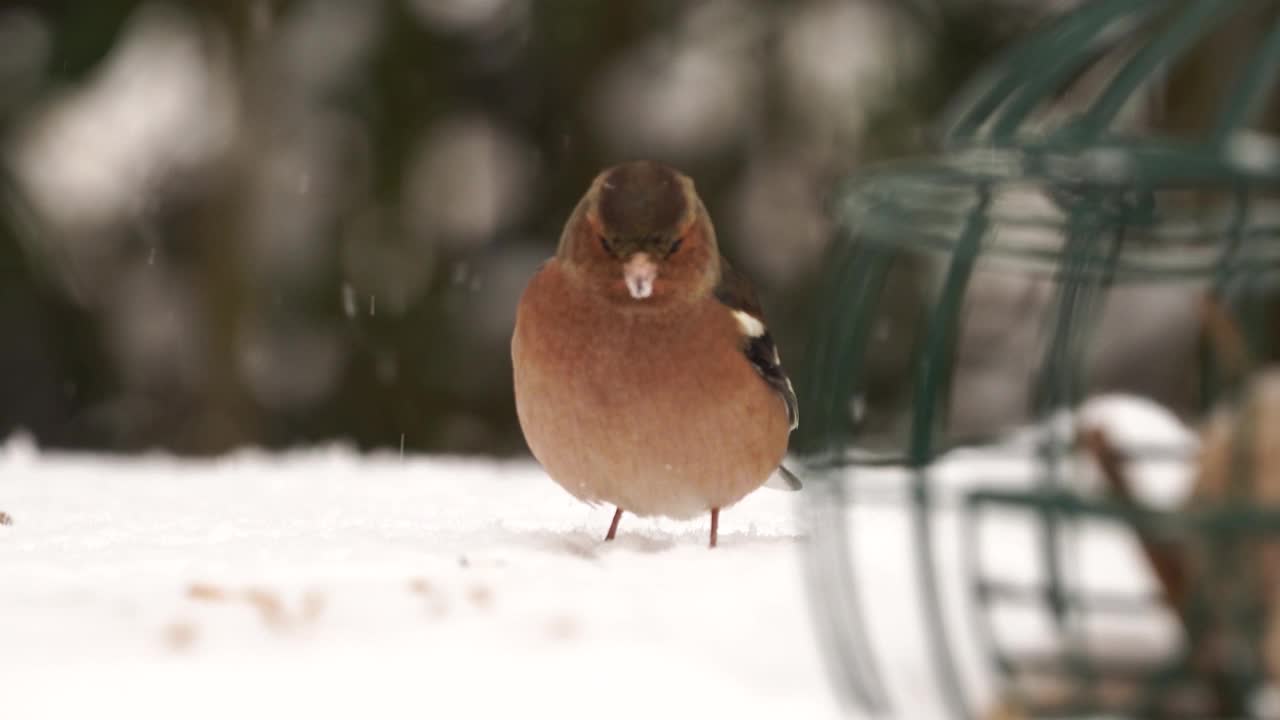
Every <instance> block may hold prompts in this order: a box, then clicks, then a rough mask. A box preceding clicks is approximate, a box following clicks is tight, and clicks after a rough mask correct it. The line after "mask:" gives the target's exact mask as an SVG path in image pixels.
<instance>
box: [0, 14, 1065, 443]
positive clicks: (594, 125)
mask: <svg viewBox="0 0 1280 720" xmlns="http://www.w3.org/2000/svg"><path fill="white" fill-rule="evenodd" d="M1067 4H1070V3H1064V2H1051V1H1050V0H1039V1H1036V0H1021V1H1018V0H798V1H795V2H782V1H779V0H708V1H707V2H693V3H690V2H675V1H674V0H654V1H652V2H601V1H596V2H587V1H585V0H366V1H356V0H345V1H344V0H288V1H286V0H219V1H218V2H196V1H194V0H192V1H191V2H187V3H182V2H158V1H152V2H138V1H135V0H94V1H93V2H73V1H72V0H66V1H57V0H38V1H37V0H32V1H31V2H5V3H0V439H2V438H3V437H5V436H7V435H9V434H10V433H12V432H14V431H18V430H23V431H27V432H30V433H31V434H32V435H34V436H35V438H36V439H37V441H38V442H39V443H40V444H41V445H45V446H57V447H70V448H89V449H102V450H110V451H138V450H143V449H148V448H163V449H168V450H171V451H175V452H182V453H197V454H204V453H214V452H220V451H224V450H227V449H229V448H233V447H237V446H241V445H246V444H250V445H259V446H265V447H286V446H289V445H294V444H302V443H313V442H320V441H328V440H333V439H341V440H346V441H349V442H352V443H354V444H356V445H357V446H359V447H362V448H376V447H384V448H396V447H398V446H401V445H403V446H404V447H405V448H406V449H407V450H413V451H431V452H451V453H491V454H511V453H518V452H521V451H523V447H524V445H523V442H522V440H521V438H520V434H519V431H518V427H517V425H516V420H515V414H514V408H513V404H512V399H511V386H510V385H511V380H510V359H509V349H508V347H509V346H508V343H509V338H510V331H511V325H512V321H513V318H514V307H515V303H516V300H517V298H518V296H519V293H520V291H521V290H522V289H523V287H524V284H525V282H526V281H527V279H528V277H529V275H530V274H531V273H532V272H533V271H534V269H535V268H536V267H537V265H538V264H539V263H540V262H541V261H542V260H543V259H544V258H545V257H547V256H549V255H550V254H551V253H552V251H553V249H554V247H555V244H556V241H557V238H558V236H559V232H560V228H561V225H562V223H563V222H564V220H565V218H566V217H567V215H568V213H569V211H570V210H571V209H572V206H573V204H574V202H575V201H576V199H577V197H578V196H579V194H580V193H581V192H582V191H583V190H584V189H585V188H586V186H587V184H588V182H589V181H590V179H591V177H592V176H593V175H594V174H595V173H596V172H597V171H598V170H599V169H601V168H602V167H604V166H606V165H609V164H612V163H614V162H618V161H622V160H626V159H632V158H642V157H643V158H653V159H658V160H663V161H666V162H670V163H672V164H674V165H676V166H678V167H680V168H681V169H683V170H684V171H686V172H687V173H689V174H691V175H692V176H693V177H694V179H695V181H696V182H697V183H698V186H699V188H700V190H701V191H702V194H703V196H704V198H705V200H706V201H707V204H708V206H709V209H710V211H711V214H712V217H713V218H714V219H715V220H716V223H717V228H718V230H719V234H720V238H721V243H722V247H723V250H724V252H725V253H726V254H727V255H728V256H729V257H730V258H731V259H732V260H734V261H736V262H737V264H739V265H740V266H741V267H742V268H743V269H744V270H745V271H746V272H748V273H749V274H750V275H751V276H752V277H753V278H754V279H755V280H756V282H757V284H758V286H759V288H760V291H761V295H762V297H763V300H764V304H765V306H766V309H767V310H768V311H769V313H770V319H771V323H772V325H774V326H775V328H774V329H775V334H776V335H777V336H778V339H779V344H780V346H781V348H782V352H783V356H784V359H790V360H791V362H790V365H791V366H792V367H796V366H798V365H799V363H798V359H799V358H800V357H802V353H803V351H804V343H805V334H806V332H807V331H808V324H809V322H808V317H809V315H810V312H809V309H810V308H811V303H813V302H815V301H816V300H815V299H814V298H813V297H811V294H810V292H809V288H811V287H812V286H813V284H814V283H813V280H814V277H815V274H816V272H817V271H818V269H819V265H820V258H821V252H822V250H823V246H824V244H825V242H826V238H827V220H826V216H825V213H824V202H825V200H826V195H827V192H828V189H829V188H830V187H831V185H832V183H833V182H834V181H835V180H836V179H838V178H840V177H842V176H844V175H846V174H847V173H849V172H851V171H853V170H854V169H856V168H857V167H858V166H859V165H861V164H863V163H865V162H867V161H869V160H873V159H880V158H885V157H891V156H897V155H903V154H909V153H915V152H919V151H922V150H925V149H927V148H928V147H929V143H930V141H929V132H928V131H929V129H930V127H931V122H932V121H933V120H934V119H935V118H936V116H937V113H938V111H939V110H940V108H941V107H942V106H943V104H944V103H945V102H946V101H947V99H948V98H949V96H950V95H951V93H953V92H955V91H956V90H957V89H959V87H960V86H961V85H962V84H963V82H964V81H965V80H966V79H967V78H968V77H969V76H970V75H971V74H972V73H973V72H975V71H976V70H977V69H978V68H979V67H980V66H981V64H982V63H984V62H986V61H987V60H989V59H990V58H991V56H992V55H993V54H995V53H997V52H998V51H999V50H1000V49H1001V48H1003V47H1005V46H1006V45H1007V44H1008V43H1009V42H1011V41H1012V40H1014V39H1016V38H1017V37H1019V36H1021V35H1022V34H1023V33H1025V32H1026V30H1027V29H1028V28H1029V27H1030V26H1031V25H1032V24H1034V23H1035V22H1036V21H1037V20H1038V19H1040V18H1041V17H1042V16H1043V15H1044V14H1045V13H1049V12H1055V11H1057V10H1060V9H1061V8H1062V7H1063V6H1065V5H1067ZM797 369H798V368H797ZM797 380H798V381H803V378H797Z"/></svg>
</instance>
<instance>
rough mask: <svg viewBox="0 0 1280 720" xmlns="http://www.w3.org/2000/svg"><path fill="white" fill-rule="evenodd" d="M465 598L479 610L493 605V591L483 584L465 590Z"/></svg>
mask: <svg viewBox="0 0 1280 720" xmlns="http://www.w3.org/2000/svg"><path fill="white" fill-rule="evenodd" d="M467 599H468V600H470V601H471V604H472V605H475V606H476V607H478V608H480V609H481V610H485V609H488V608H490V607H492V606H493V591H492V590H490V589H489V588H488V587H487V586H485V585H476V586H474V587H472V588H471V590H470V591H468V592H467Z"/></svg>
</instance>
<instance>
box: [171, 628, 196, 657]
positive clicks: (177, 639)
mask: <svg viewBox="0 0 1280 720" xmlns="http://www.w3.org/2000/svg"><path fill="white" fill-rule="evenodd" d="M197 634H198V633H197V632H196V626H195V625H194V624H192V623H189V622H185V621H184V622H175V623H173V624H171V625H169V626H168V627H166V628H165V629H164V643H165V645H167V646H168V647H169V649H170V650H173V651H174V652H184V651H187V650H190V649H191V648H192V647H193V646H194V645H195V644H196V636H197Z"/></svg>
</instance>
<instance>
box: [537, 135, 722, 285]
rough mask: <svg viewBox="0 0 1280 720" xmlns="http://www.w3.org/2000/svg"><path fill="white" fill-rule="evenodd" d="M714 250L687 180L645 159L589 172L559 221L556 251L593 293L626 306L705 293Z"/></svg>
mask: <svg viewBox="0 0 1280 720" xmlns="http://www.w3.org/2000/svg"><path fill="white" fill-rule="evenodd" d="M719 255H720V253H719V250H718V248H717V247H716V238H715V231H714V229H713V228H712V226H711V221H710V219H709V218H708V216H707V211H706V209H705V208H704V207H703V205H702V200H701V199H699V197H698V194H697V192H696V191H695V190H694V187H693V181H692V180H690V179H689V178H688V177H686V176H684V175H683V174H681V173H680V172H678V171H676V170H674V169H672V168H670V167H667V166H665V165H661V164H659V163H655V162H649V161H637V162H629V163H624V164H622V165H616V166H614V167H611V168H609V169H607V170H605V171H604V172H602V173H600V174H599V175H597V176H596V179H595V180H594V181H593V182H592V183H591V188H590V189H588V190H587V193H586V195H584V196H583V198H582V200H581V201H580V202H579V203H578V207H577V208H576V209H575V210H574V211H573V215H572V216H571V217H570V218H569V222H568V223H567V224H566V225H565V229H564V234H563V235H562V236H561V238H560V249H559V251H558V253H557V257H558V258H559V260H560V262H561V263H563V264H564V265H565V266H566V267H567V268H568V269H570V271H571V272H572V273H573V274H574V275H576V276H578V277H579V278H581V279H583V280H584V281H585V282H587V283H589V284H590V285H592V286H593V289H595V290H596V291H597V292H600V293H602V294H603V295H605V296H606V297H607V298H609V299H610V300H613V301H615V302H619V303H625V304H628V305H631V306H634V307H659V306H662V305H666V304H669V303H670V302H673V301H677V300H681V299H693V298H698V297H703V296H705V295H706V294H707V293H710V292H711V290H712V288H713V287H714V286H715V283H716V281H717V279H718V278H717V274H718V272H719Z"/></svg>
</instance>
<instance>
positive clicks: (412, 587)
mask: <svg viewBox="0 0 1280 720" xmlns="http://www.w3.org/2000/svg"><path fill="white" fill-rule="evenodd" d="M409 592H411V593H417V594H418V595H430V594H431V593H433V592H435V588H433V587H431V583H429V582H427V579H426V578H413V579H412V580H410V581H409Z"/></svg>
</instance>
